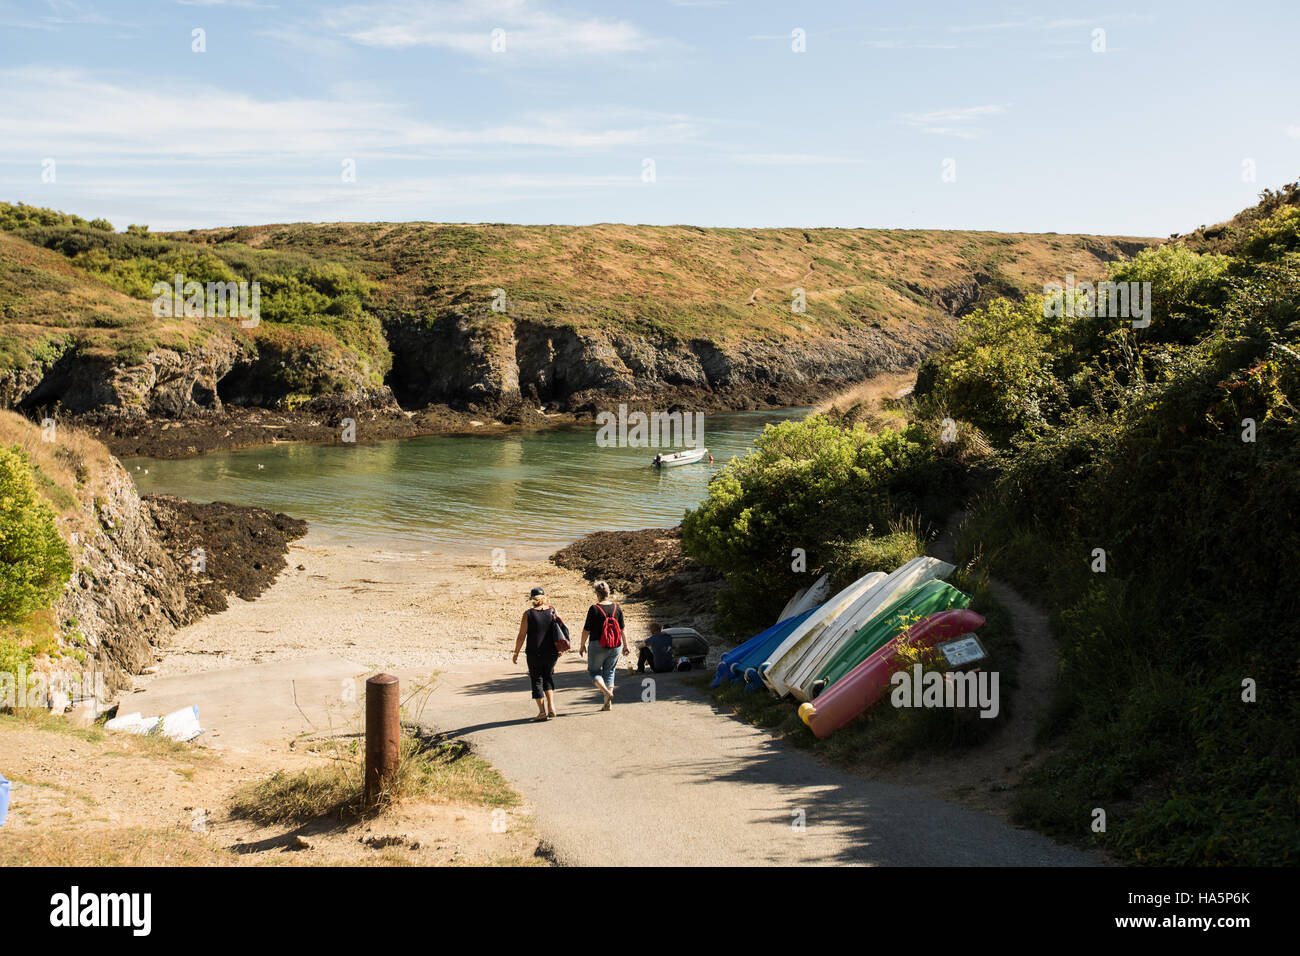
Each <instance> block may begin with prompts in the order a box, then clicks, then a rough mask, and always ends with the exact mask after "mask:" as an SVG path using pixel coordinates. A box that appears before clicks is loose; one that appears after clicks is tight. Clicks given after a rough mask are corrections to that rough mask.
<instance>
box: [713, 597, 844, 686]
mask: <svg viewBox="0 0 1300 956" xmlns="http://www.w3.org/2000/svg"><path fill="white" fill-rule="evenodd" d="M820 606H821V605H818V607H820ZM815 610H817V608H816V607H810V608H809V609H808V610H806V611H804V612H803V613H802V614H796V615H795V616H794V617H789V618H786V619H785V620H784V621H781V622H780V623H777V624H773V625H772V626H771V627H769V628H768V629H767V630H766V631H760V632H759V633H757V634H755V635H754V636H753V637H751V638H750V639H749V640H747V641H745V643H743V644H740V645H739V646H737V647H733V648H732V649H731V650H729V651H727V653H725V654H723V655H722V660H721V661H720V662H719V664H718V671H717V673H716V674H715V675H714V677H713V684H712V685H711V686H713V687H718V686H719V685H721V684H722V682H723V681H731V682H732V683H733V684H734V683H735V682H736V681H738V680H744V679H745V671H746V670H747V669H751V668H754V667H756V666H758V665H759V664H761V663H762V662H763V661H765V660H767V654H768V653H769V652H770V651H771V650H772V649H773V648H775V647H776V646H777V645H779V644H780V643H781V642H782V641H784V640H785V639H786V638H787V637H788V636H789V634H790V632H791V631H793V630H794V629H795V628H796V627H798V626H799V625H800V624H801V623H803V621H804V619H805V618H806V617H808V615H810V614H812V612H813V611H815Z"/></svg>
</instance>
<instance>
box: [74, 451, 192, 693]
mask: <svg viewBox="0 0 1300 956" xmlns="http://www.w3.org/2000/svg"><path fill="white" fill-rule="evenodd" d="M97 477H98V479H99V481H98V485H99V489H100V490H99V493H98V494H96V495H95V496H94V498H93V499H91V500H90V501H88V502H85V503H84V504H83V505H82V508H83V510H85V511H86V512H88V514H87V515H86V517H87V518H88V519H89V521H88V522H87V523H88V525H89V527H90V530H87V531H77V532H73V533H72V534H71V535H70V536H69V544H71V545H72V549H73V555H74V558H76V560H77V570H76V571H74V572H73V575H72V580H71V581H70V582H69V583H68V587H67V588H66V590H65V591H64V593H63V596H62V597H61V598H60V599H59V601H58V602H57V603H56V605H55V611H56V614H57V615H58V618H59V620H60V621H63V622H72V621H75V622H76V625H75V626H76V629H77V630H79V631H80V633H81V636H82V638H83V640H84V642H85V644H86V646H87V648H88V649H89V650H90V651H92V652H93V654H94V655H95V657H96V658H97V659H98V660H99V662H100V664H101V665H102V666H103V669H104V673H105V678H106V681H107V683H108V686H109V689H110V690H119V689H122V688H123V687H127V686H129V685H130V678H129V675H131V674H138V673H139V672H140V671H141V670H143V669H144V668H145V667H147V666H149V665H151V664H153V663H154V661H155V660H156V658H157V651H156V648H157V647H158V646H159V645H160V644H162V643H163V642H164V640H165V638H166V637H167V635H169V634H170V633H171V631H172V629H173V628H174V627H176V626H178V625H180V624H182V623H184V622H185V621H186V619H187V601H186V595H185V587H184V585H183V584H182V577H181V575H182V571H181V568H180V566H179V565H178V564H177V562H176V561H174V560H173V559H172V558H171V557H170V556H169V555H168V554H167V553H166V552H165V551H164V550H163V548H162V546H161V545H160V544H159V543H158V540H157V538H156V531H157V528H156V525H155V524H154V522H153V520H152V518H151V516H150V514H149V511H148V509H147V508H146V507H145V506H144V505H143V504H142V503H141V500H140V496H139V494H137V493H136V490H135V484H134V482H132V481H131V478H130V476H128V475H127V473H126V472H125V471H124V470H123V469H122V466H121V465H119V464H118V463H117V460H116V459H110V460H109V464H108V465H107V467H105V468H103V470H102V471H101V473H100V474H99V475H98V476H97Z"/></svg>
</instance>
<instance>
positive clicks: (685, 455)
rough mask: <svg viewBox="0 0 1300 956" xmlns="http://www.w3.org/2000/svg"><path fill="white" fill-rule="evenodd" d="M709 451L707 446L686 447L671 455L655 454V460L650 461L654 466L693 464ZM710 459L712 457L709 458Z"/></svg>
mask: <svg viewBox="0 0 1300 956" xmlns="http://www.w3.org/2000/svg"><path fill="white" fill-rule="evenodd" d="M708 453H709V450H708V449H707V448H688V449H686V450H685V451H679V452H674V453H673V454H671V455H655V460H654V461H653V462H652V463H651V464H653V465H654V467H656V468H674V467H676V466H677V465H693V464H695V463H696V462H697V461H701V460H703V458H704V456H705V455H707V454H708ZM709 460H710V461H712V460H713V459H712V458H710V459H709Z"/></svg>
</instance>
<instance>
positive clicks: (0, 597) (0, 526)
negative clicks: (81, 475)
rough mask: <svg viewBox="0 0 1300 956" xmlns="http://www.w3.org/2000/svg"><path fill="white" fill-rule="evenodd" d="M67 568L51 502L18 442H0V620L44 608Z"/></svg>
mask: <svg viewBox="0 0 1300 956" xmlns="http://www.w3.org/2000/svg"><path fill="white" fill-rule="evenodd" d="M70 574H72V558H71V555H69V553H68V547H67V545H66V544H64V543H63V539H62V538H60V537H59V532H58V528H57V526H56V525H55V520H54V508H53V507H51V506H50V503H49V502H48V501H46V500H45V499H44V498H43V497H41V495H40V493H39V492H38V491H37V490H36V481H35V477H34V474H33V472H32V466H31V464H30V463H29V462H28V460H27V457H26V455H24V454H23V453H22V452H21V451H20V450H19V449H18V448H17V447H13V448H0V624H12V623H15V622H18V621H20V620H22V619H23V618H25V617H27V616H28V615H30V614H32V613H34V612H37V611H41V610H44V609H46V608H47V607H48V606H49V604H50V602H51V601H53V600H54V598H55V597H56V596H57V595H58V594H59V592H60V591H61V590H62V588H63V585H64V583H65V582H66V581H67V580H68V576H69V575H70Z"/></svg>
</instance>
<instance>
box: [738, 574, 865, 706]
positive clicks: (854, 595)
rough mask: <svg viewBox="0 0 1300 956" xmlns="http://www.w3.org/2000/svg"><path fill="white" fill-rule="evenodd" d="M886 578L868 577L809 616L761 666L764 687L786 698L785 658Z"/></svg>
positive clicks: (862, 578)
mask: <svg viewBox="0 0 1300 956" xmlns="http://www.w3.org/2000/svg"><path fill="white" fill-rule="evenodd" d="M884 577H885V575H884V573H883V572H880V571H873V572H872V573H871V574H864V575H863V576H862V577H860V578H858V579H857V580H856V581H854V582H853V583H852V584H850V585H849V586H848V587H846V588H845V589H844V590H843V591H841V592H839V593H838V594H836V595H835V596H834V597H833V598H831V599H830V600H829V601H827V602H826V603H825V604H823V605H822V606H821V607H819V608H818V609H817V610H815V611H813V613H812V614H810V615H808V617H806V618H805V619H804V620H803V621H802V622H801V623H800V624H799V626H798V627H796V628H795V629H794V630H793V631H791V632H790V633H789V634H788V635H787V636H786V639H785V640H784V641H782V642H781V644H780V645H779V646H778V647H777V648H776V649H775V650H773V651H772V653H771V654H769V655H768V657H767V660H765V661H764V662H763V663H762V664H760V665H758V674H759V676H760V677H761V678H762V679H763V683H764V684H766V685H767V686H768V689H769V690H771V691H772V693H774V694H776V696H778V697H784V696H785V695H786V694H787V693H788V692H789V689H788V688H787V687H786V685H785V682H784V681H783V680H782V676H783V674H784V670H783V669H782V667H781V665H782V663H783V662H784V660H785V658H786V657H787V656H788V655H789V654H791V653H796V654H797V653H798V652H799V651H800V650H801V649H802V648H803V646H804V642H806V641H807V640H809V639H810V638H812V637H815V636H816V635H818V634H820V633H821V632H822V628H824V627H826V626H827V625H828V624H830V623H831V622H832V621H834V620H835V618H836V617H838V616H839V615H840V614H842V613H844V612H845V611H846V610H848V609H849V607H850V606H851V605H852V604H853V602H854V601H856V600H857V599H858V598H859V597H861V596H862V593H863V592H864V591H866V590H867V589H868V588H870V587H871V586H872V585H874V584H875V583H876V582H877V581H880V580H882V579H883V578H884Z"/></svg>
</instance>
